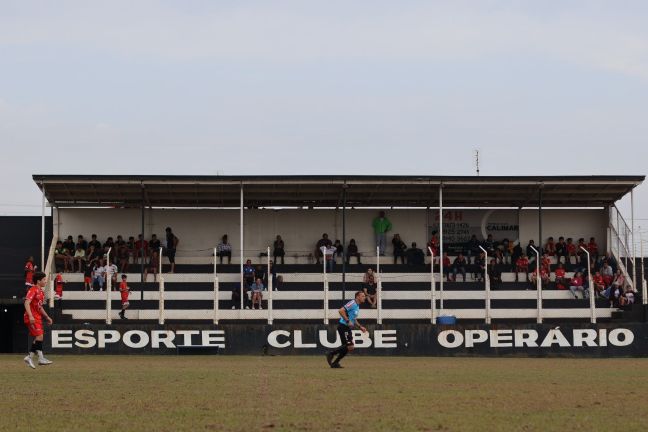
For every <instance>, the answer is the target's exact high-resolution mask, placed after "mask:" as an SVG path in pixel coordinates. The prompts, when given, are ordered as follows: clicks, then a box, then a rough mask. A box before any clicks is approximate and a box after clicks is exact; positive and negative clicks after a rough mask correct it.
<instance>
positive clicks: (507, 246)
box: [498, 238, 513, 265]
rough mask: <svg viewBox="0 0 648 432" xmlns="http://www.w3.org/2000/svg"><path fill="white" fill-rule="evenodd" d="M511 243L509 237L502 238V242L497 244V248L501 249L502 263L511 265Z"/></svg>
mask: <svg viewBox="0 0 648 432" xmlns="http://www.w3.org/2000/svg"><path fill="white" fill-rule="evenodd" d="M512 249H513V248H512V245H511V242H510V241H509V239H506V238H505V239H504V240H502V243H500V245H499V246H498V250H500V251H502V264H508V265H511V252H512Z"/></svg>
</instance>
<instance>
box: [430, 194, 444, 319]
mask: <svg viewBox="0 0 648 432" xmlns="http://www.w3.org/2000/svg"><path fill="white" fill-rule="evenodd" d="M432 266H434V263H432ZM439 303H440V305H439V306H441V307H440V308H439V309H440V310H441V315H443V183H441V184H439Z"/></svg>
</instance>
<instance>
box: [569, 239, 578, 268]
mask: <svg viewBox="0 0 648 432" xmlns="http://www.w3.org/2000/svg"><path fill="white" fill-rule="evenodd" d="M576 252H577V251H576V245H575V244H574V241H573V240H572V238H571V237H569V238H568V239H567V257H568V259H569V262H570V263H571V259H572V257H574V259H576Z"/></svg>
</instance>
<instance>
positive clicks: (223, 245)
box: [216, 234, 278, 264]
mask: <svg viewBox="0 0 648 432" xmlns="http://www.w3.org/2000/svg"><path fill="white" fill-rule="evenodd" d="M277 237H278V236H277ZM275 243H276V242H275ZM216 256H217V257H218V259H219V260H220V263H221V264H223V257H227V264H231V263H232V245H231V244H230V243H229V242H228V240H227V234H225V235H223V237H222V238H221V242H220V243H218V246H216Z"/></svg>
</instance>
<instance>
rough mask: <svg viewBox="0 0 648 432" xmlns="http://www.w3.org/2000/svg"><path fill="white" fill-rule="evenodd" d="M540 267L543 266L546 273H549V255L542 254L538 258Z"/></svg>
mask: <svg viewBox="0 0 648 432" xmlns="http://www.w3.org/2000/svg"><path fill="white" fill-rule="evenodd" d="M540 268H543V269H544V270H545V271H546V272H547V274H549V273H551V258H549V255H547V254H543V255H542V259H541V260H540Z"/></svg>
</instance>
